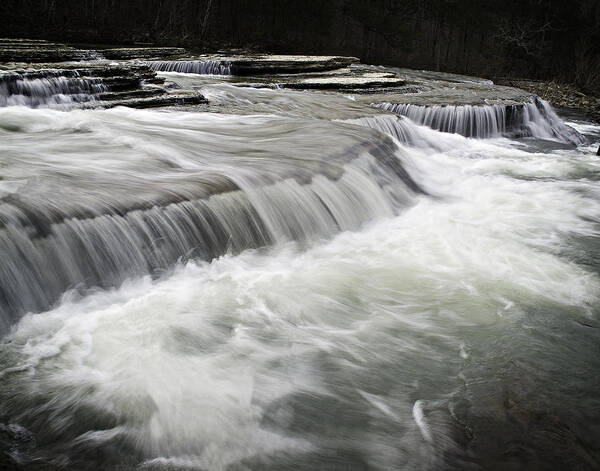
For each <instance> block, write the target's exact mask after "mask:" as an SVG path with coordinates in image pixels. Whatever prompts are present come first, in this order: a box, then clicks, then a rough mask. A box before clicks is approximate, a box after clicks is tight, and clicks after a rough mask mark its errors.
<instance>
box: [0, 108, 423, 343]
mask: <svg viewBox="0 0 600 471" xmlns="http://www.w3.org/2000/svg"><path fill="white" fill-rule="evenodd" d="M85 116H88V115H85ZM107 116H108V117H110V116H112V115H107ZM117 116H118V115H117ZM322 125H323V126H327V129H329V130H330V131H331V132H335V130H338V131H339V132H340V133H344V135H346V136H348V139H351V140H352V141H354V142H355V144H353V145H351V146H349V147H346V148H345V149H342V150H341V151H340V153H339V154H335V155H322V153H321V154H320V155H319V154H315V155H319V160H313V159H312V158H308V156H299V157H298V158H297V159H296V160H294V159H290V158H286V159H283V160H281V159H279V158H278V156H274V157H273V160H271V161H269V162H267V165H270V166H271V167H272V169H273V171H276V173H275V174H274V175H271V176H269V175H268V174H266V173H265V171H264V170H261V169H262V163H263V159H264V158H265V157H260V160H259V161H258V162H257V163H258V164H259V166H258V167H254V166H251V167H248V168H246V169H244V167H247V166H248V165H249V164H247V163H244V161H243V160H242V161H240V163H239V164H238V165H237V167H238V168H235V169H234V170H227V169H226V168H227V167H223V168H224V169H223V170H222V171H221V172H220V173H216V174H210V175H209V174H204V175H203V176H202V178H201V179H200V180H198V181H196V182H195V183H194V184H188V185H187V186H186V185H184V184H183V183H182V184H180V185H179V186H173V187H163V188H162V189H161V187H158V186H156V188H154V187H150V188H144V192H145V193H143V194H141V195H136V194H131V195H128V196H124V195H123V196H117V195H116V196H112V194H111V192H110V190H107V189H104V188H102V187H99V188H97V187H96V186H95V184H94V186H92V187H91V188H89V189H87V190H84V192H83V193H81V194H79V196H78V197H76V196H75V193H74V194H73V196H74V197H66V198H65V199H63V198H59V199H58V201H56V202H53V201H48V202H46V201H45V199H46V198H47V195H46V191H48V190H46V189H45V188H46V187H45V185H46V184H48V183H43V186H42V187H41V189H40V191H42V192H43V193H40V194H39V196H38V194H37V193H36V192H35V191H34V192H33V193H31V191H33V190H29V191H28V192H25V193H23V194H22V196H21V193H16V194H7V195H4V196H3V197H2V199H1V200H0V253H2V254H3V257H2V258H1V259H0V332H6V330H7V329H8V328H9V326H10V325H12V323H14V321H16V320H17V319H18V318H19V317H20V316H21V315H22V314H23V313H24V312H39V311H42V310H45V309H47V308H49V307H50V306H52V304H53V303H55V302H56V301H57V300H58V299H59V298H60V296H61V295H62V294H63V293H64V292H65V291H67V290H69V289H73V288H78V287H81V288H83V289H85V288H89V287H103V288H108V287H112V286H118V285H119V284H120V283H122V282H123V281H124V280H125V279H128V278H132V277H138V276H143V275H147V274H155V273H160V272H161V271H164V270H166V269H168V268H169V267H171V266H173V265H174V264H175V263H177V262H178V261H185V260H190V259H200V260H211V259H213V258H215V257H219V256H221V255H223V254H225V253H227V252H231V253H239V252H241V251H243V250H245V249H251V248H260V247H264V246H268V245H272V244H275V243H280V242H285V241H298V242H300V243H309V242H311V241H315V240H319V239H322V238H328V237H330V236H331V235H333V234H336V233H338V232H340V231H347V230H356V229H358V228H359V227H360V226H361V225H362V224H364V223H365V222H367V221H371V220H374V219H379V218H383V217H390V216H393V215H395V214H397V212H398V211H399V210H401V209H402V208H404V207H406V205H408V204H410V202H411V201H412V199H413V195H415V194H417V193H420V192H421V190H420V188H419V187H418V185H417V184H416V183H415V182H414V181H413V180H412V178H411V177H410V175H409V174H408V173H407V172H406V170H405V169H404V168H403V166H402V164H401V161H400V159H399V158H398V148H397V146H396V145H395V144H394V143H393V142H392V141H391V140H390V139H388V138H386V137H385V136H383V135H382V134H380V133H374V132H371V131H369V130H365V131H363V132H361V133H359V134H358V135H359V136H360V135H361V134H362V135H364V136H368V137H369V139H368V140H358V137H355V136H356V135H357V132H356V130H355V129H354V126H352V127H347V126H346V125H344V124H336V125H335V127H332V126H333V124H331V123H327V122H324V123H323V124H322ZM286 126H287V124H286V122H284V123H283V124H281V132H290V131H289V128H287V127H286ZM313 127H314V125H313ZM308 128H310V126H309V125H308V124H306V129H308ZM267 129H272V128H267ZM165 132H167V131H165ZM102 135H104V134H102ZM323 135H324V136H325V134H323ZM215 136H216V137H215V138H219V139H221V137H220V136H219V135H218V134H215ZM281 136H282V137H279V138H278V139H283V138H285V139H286V142H287V139H288V138H287V137H284V136H285V134H283V135H281ZM338 136H339V135H338ZM190 137H192V138H194V139H201V138H202V135H200V136H199V137H195V135H194V134H192V135H190ZM72 138H73V139H77V136H76V135H75V136H73V137H72ZM329 138H331V135H329ZM334 138H335V134H334ZM271 140H272V139H271ZM357 140H358V142H357ZM215 142H216V141H215ZM265 142H266V143H267V144H268V143H269V142H268V141H265ZM259 143H261V142H260V141H259ZM182 145H183V144H182ZM230 145H236V144H235V142H232V143H231V144H230ZM248 145H250V144H248V143H246V144H244V146H248ZM226 148H227V147H226ZM235 148H237V147H235ZM292 148H293V147H292ZM311 148H312V144H311ZM186 149H188V147H187V146H186ZM188 152H192V154H189V155H190V156H194V155H195V153H194V151H192V150H191V149H190V150H189V151H188ZM219 152H220V154H219ZM315 152H317V151H316V150H315ZM321 152H322V151H321ZM200 155H201V154H200ZM218 155H224V156H225V157H227V155H228V154H227V151H226V150H225V149H223V150H221V151H219V150H217V149H215V156H218ZM258 155H259V156H260V155H262V153H259V154H258ZM202 158H204V157H202ZM227 158H228V157H227ZM19 165H20V164H19ZM149 165H150V162H148V164H146V166H149ZM240 165H241V167H240ZM94 168H95V167H94ZM162 172H164V170H161V173H159V175H162ZM61 175H62V174H61ZM53 178H54V177H53ZM60 178H62V176H60ZM79 178H81V177H77V179H79ZM84 178H85V177H84ZM88 178H89V177H88ZM115 178H116V177H115ZM147 178H149V177H147ZM153 178H162V177H153ZM157 182H160V180H157ZM98 184H99V185H100V184H101V183H98ZM36 185H37V184H36ZM117 185H118V182H117ZM155 185H160V183H155ZM146 186H147V184H146ZM163 186H164V184H163ZM34 188H35V187H34ZM177 188H179V189H177ZM186 188H187V189H186ZM36 191H37V190H36ZM86 192H89V194H88V193H86ZM98 192H100V193H98ZM28 195H29V196H28ZM43 195H46V196H43ZM51 199H52V198H51Z"/></svg>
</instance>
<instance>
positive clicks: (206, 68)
mask: <svg viewBox="0 0 600 471" xmlns="http://www.w3.org/2000/svg"><path fill="white" fill-rule="evenodd" d="M146 65H148V67H150V68H151V69H152V70H155V71H157V72H180V73H184V74H201V75H231V64H229V63H228V62H222V61H156V62H146Z"/></svg>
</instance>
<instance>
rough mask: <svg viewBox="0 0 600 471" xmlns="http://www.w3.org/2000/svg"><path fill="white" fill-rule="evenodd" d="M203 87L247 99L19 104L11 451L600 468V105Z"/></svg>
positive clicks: (264, 466)
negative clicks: (484, 121)
mask: <svg viewBox="0 0 600 471" xmlns="http://www.w3.org/2000/svg"><path fill="white" fill-rule="evenodd" d="M198 80H199V81H200V82H202V81H201V80H200V79H198ZM198 86H205V85H204V84H203V83H201V84H200V85H198ZM203 92H204V93H206V95H207V96H208V97H209V99H211V102H213V103H214V102H216V103H220V104H221V106H222V107H223V108H224V109H225V110H226V111H227V112H229V113H231V110H232V109H235V107H236V106H239V107H240V113H238V114H219V113H213V112H208V113H206V112H198V110H195V109H191V108H190V109H171V110H156V111H142V110H130V109H126V108H117V109H114V110H73V111H59V110H55V109H47V108H41V109H30V108H25V107H21V106H15V107H6V108H0V196H1V198H2V199H1V200H0V223H1V224H2V227H1V228H0V255H1V257H2V259H1V260H0V283H1V285H0V317H1V318H0V332H2V333H3V337H2V339H1V340H0V453H4V454H9V455H10V456H11V457H12V458H11V459H12V461H13V462H16V463H21V464H22V466H23V467H24V469H44V470H46V469H61V468H67V469H77V470H87V469H107V470H113V469H114V470H127V469H152V470H153V469H161V470H162V469H166V470H172V469H173V470H174V469H198V470H225V469H227V470H250V469H252V470H274V471H275V470H277V471H279V470H288V469H289V470H300V469H302V470H324V471H330V470H331V471H333V470H349V471H353V470H367V469H368V470H392V469H402V470H445V469H456V470H468V469H474V470H479V469H481V470H490V469H498V470H500V469H598V467H599V466H600V440H599V435H600V429H599V424H600V396H599V395H598V393H599V391H600V379H599V378H600V375H599V374H600V320H599V317H598V316H599V315H600V309H599V307H600V236H599V229H600V226H599V222H600V184H599V180H600V160H599V159H598V157H596V156H595V151H596V149H597V147H598V144H599V142H600V126H595V125H592V124H590V123H586V122H584V121H576V122H570V123H568V124H571V125H572V126H573V127H575V128H576V129H577V130H578V131H580V132H581V133H582V134H584V135H586V136H587V140H588V142H587V143H583V144H580V145H579V146H578V147H575V146H574V145H573V144H572V143H570V142H560V139H553V140H552V139H551V140H544V139H536V138H531V137H529V138H523V137H519V138H517V137H514V136H512V137H511V136H509V137H506V136H504V137H503V136H497V137H493V138H488V139H474V138H467V137H463V136H460V135H458V134H449V133H442V132H439V131H436V130H433V129H430V128H427V127H425V126H422V125H417V124H416V123H413V122H411V121H410V120H409V119H408V118H398V117H394V116H392V115H388V114H383V113H379V111H378V110H373V109H372V108H369V107H367V106H364V105H360V104H358V103H356V102H355V101H354V100H353V99H352V98H353V97H343V96H341V95H328V94H317V93H304V92H289V91H280V90H253V89H235V88H234V87H231V86H229V85H215V86H212V88H211V86H210V85H207V86H206V89H205V90H203ZM260 110H262V112H261V111H260ZM242 111H243V112H242ZM386 131H387V132H386ZM2 463H3V461H2V458H0V465H2Z"/></svg>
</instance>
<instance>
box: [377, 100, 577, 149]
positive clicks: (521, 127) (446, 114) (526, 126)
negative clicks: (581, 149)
mask: <svg viewBox="0 0 600 471" xmlns="http://www.w3.org/2000/svg"><path fill="white" fill-rule="evenodd" d="M377 106H379V107H380V108H382V109H384V110H386V111H391V112H392V113H396V114H398V115H401V116H406V117H408V118H410V119H411V120H412V121H414V122H415V123H418V124H423V125H425V126H428V127H430V128H433V129H436V130H438V131H442V132H448V133H456V134H460V135H462V136H466V137H475V138H480V139H484V138H492V137H500V136H503V135H506V134H510V135H512V136H514V137H535V138H538V139H548V140H556V141H560V142H564V143H571V144H575V145H579V144H583V143H585V138H583V137H582V136H581V134H579V133H578V132H577V131H575V130H574V129H573V128H571V127H569V126H567V125H565V124H564V123H563V122H562V120H561V119H560V118H559V117H558V116H557V115H556V113H555V112H554V110H552V107H551V106H550V105H549V104H548V103H547V102H545V101H544V100H541V99H539V98H536V99H533V100H532V101H531V102H530V103H524V104H519V105H503V104H494V105H459V106H455V105H445V106H442V105H433V106H423V105H413V104H406V103H402V104H392V103H383V104H381V105H377Z"/></svg>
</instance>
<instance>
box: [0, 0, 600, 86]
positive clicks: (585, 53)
mask: <svg viewBox="0 0 600 471" xmlns="http://www.w3.org/2000/svg"><path fill="white" fill-rule="evenodd" d="M599 25H600V0H503V1H499V0H429V1H426V0H1V1H0V36H13V37H32V38H46V39H53V40H61V41H70V42H77V43H106V44H134V43H160V44H162V45H183V46H187V47H191V48H194V49H197V50H202V51H213V50H217V49H224V48H231V47H233V48H246V49H249V48H250V49H255V50H260V51H268V52H275V53H305V54H346V55H354V56H358V57H359V58H360V59H361V60H362V61H363V62H367V63H377V64H389V65H402V66H406V67H412V68H424V69H434V70H443V71H450V72H459V73H468V74H478V75H482V76H487V77H509V76H516V77H528V78H534V79H536V78H539V79H555V80H559V81H563V82H571V83H576V84H577V85H578V86H579V87H580V88H582V89H583V90H586V91H593V90H595V91H599V90H600V77H599V75H600V58H599V57H600V26H599Z"/></svg>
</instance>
